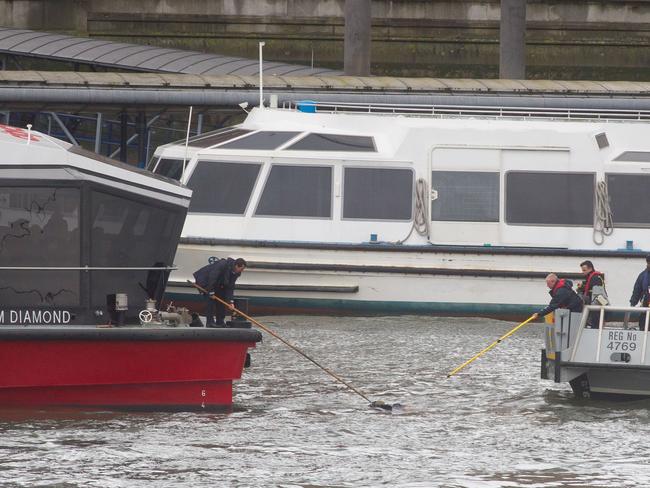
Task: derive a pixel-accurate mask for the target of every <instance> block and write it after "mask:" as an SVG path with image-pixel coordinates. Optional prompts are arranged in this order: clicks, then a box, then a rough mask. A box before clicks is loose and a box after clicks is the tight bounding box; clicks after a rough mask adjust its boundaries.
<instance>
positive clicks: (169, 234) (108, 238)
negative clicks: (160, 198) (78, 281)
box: [88, 190, 184, 309]
mask: <svg viewBox="0 0 650 488" xmlns="http://www.w3.org/2000/svg"><path fill="white" fill-rule="evenodd" d="M90 198H91V204H90V224H91V228H90V245H89V251H88V252H89V253H90V265H91V266H93V267H107V268H112V269H107V270H94V271H93V272H92V274H91V280H92V288H91V305H92V307H93V308H100V307H101V308H102V309H103V308H104V307H105V306H106V295H108V294H110V293H115V292H116V291H119V292H120V293H126V294H127V295H128V297H129V306H135V307H138V306H139V305H138V304H141V303H144V299H146V298H147V296H146V293H145V292H144V291H143V289H142V287H141V285H142V286H144V285H145V284H146V280H147V270H136V269H124V270H119V269H115V267H131V268H137V267H141V268H147V267H152V266H162V265H166V264H170V263H171V262H172V259H173V255H174V254H173V253H174V251H175V249H176V236H177V235H178V233H179V232H180V228H181V226H182V224H183V220H184V218H183V217H184V215H183V214H184V212H182V211H181V210H180V209H178V208H175V207H171V206H170V207H167V206H165V205H164V203H161V202H153V201H151V200H146V199H142V200H141V201H140V200H138V199H137V197H136V198H125V197H122V196H119V195H114V194H109V193H105V192H102V191H98V190H93V191H92V192H91V194H90Z"/></svg>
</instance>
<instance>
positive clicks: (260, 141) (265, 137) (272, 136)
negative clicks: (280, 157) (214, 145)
mask: <svg viewBox="0 0 650 488" xmlns="http://www.w3.org/2000/svg"><path fill="white" fill-rule="evenodd" d="M298 134H300V132H289V131H286V132H285V131H278V132H272V131H262V132H256V133H254V134H251V135H250V136H246V137H242V138H241V139H237V140H236V141H232V142H227V143H226V144H222V145H221V146H219V149H257V150H273V149H277V148H278V147H280V146H281V145H283V144H284V143H285V142H287V141H288V140H289V139H293V138H294V137H296V136H297V135H298Z"/></svg>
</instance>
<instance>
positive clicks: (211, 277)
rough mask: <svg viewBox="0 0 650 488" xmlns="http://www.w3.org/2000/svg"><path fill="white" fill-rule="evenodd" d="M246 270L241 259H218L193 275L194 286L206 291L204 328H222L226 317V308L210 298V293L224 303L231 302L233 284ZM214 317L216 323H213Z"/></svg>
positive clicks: (233, 291) (244, 263)
mask: <svg viewBox="0 0 650 488" xmlns="http://www.w3.org/2000/svg"><path fill="white" fill-rule="evenodd" d="M245 268H246V261H245V260H244V259H242V258H237V259H232V258H227V259H219V260H217V261H215V262H214V263H211V264H208V265H207V266H203V267H202V268H201V269H199V270H198V271H196V272H195V273H194V280H195V281H196V284H197V285H199V286H200V287H202V288H205V289H206V290H207V291H208V295H207V296H206V299H207V303H206V309H205V326H206V327H223V326H224V325H225V323H224V319H225V317H226V307H225V305H224V304H223V303H221V302H218V301H216V300H213V299H212V298H210V295H209V294H210V293H213V294H214V295H215V296H218V297H219V298H221V299H222V300H223V301H225V302H228V303H230V302H232V299H233V296H234V293H235V283H236V281H237V278H239V277H240V276H241V274H242V272H243V271H244V269H245ZM215 315H216V322H215Z"/></svg>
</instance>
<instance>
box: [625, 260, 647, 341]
mask: <svg viewBox="0 0 650 488" xmlns="http://www.w3.org/2000/svg"><path fill="white" fill-rule="evenodd" d="M645 262H646V269H644V270H643V271H641V273H639V276H638V277H637V279H636V281H635V282H634V290H632V297H631V298H630V306H631V307H636V305H637V303H639V300H641V306H642V307H647V306H648V304H649V303H650V254H648V255H647V256H646V257H645ZM639 330H645V314H644V313H642V314H641V315H640V316H639Z"/></svg>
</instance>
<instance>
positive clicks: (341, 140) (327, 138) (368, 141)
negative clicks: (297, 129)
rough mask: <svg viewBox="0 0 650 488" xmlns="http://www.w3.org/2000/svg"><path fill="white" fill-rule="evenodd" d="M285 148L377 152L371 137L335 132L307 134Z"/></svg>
mask: <svg viewBox="0 0 650 488" xmlns="http://www.w3.org/2000/svg"><path fill="white" fill-rule="evenodd" d="M287 149H288V150H294V151H346V152H349V151H353V152H377V148H376V147H375V141H374V140H373V138H372V137H366V136H345V135H337V134H308V135H307V136H305V137H303V138H302V139H300V140H299V141H297V142H296V143H295V144H292V145H291V146H289V147H288V148H287Z"/></svg>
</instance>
